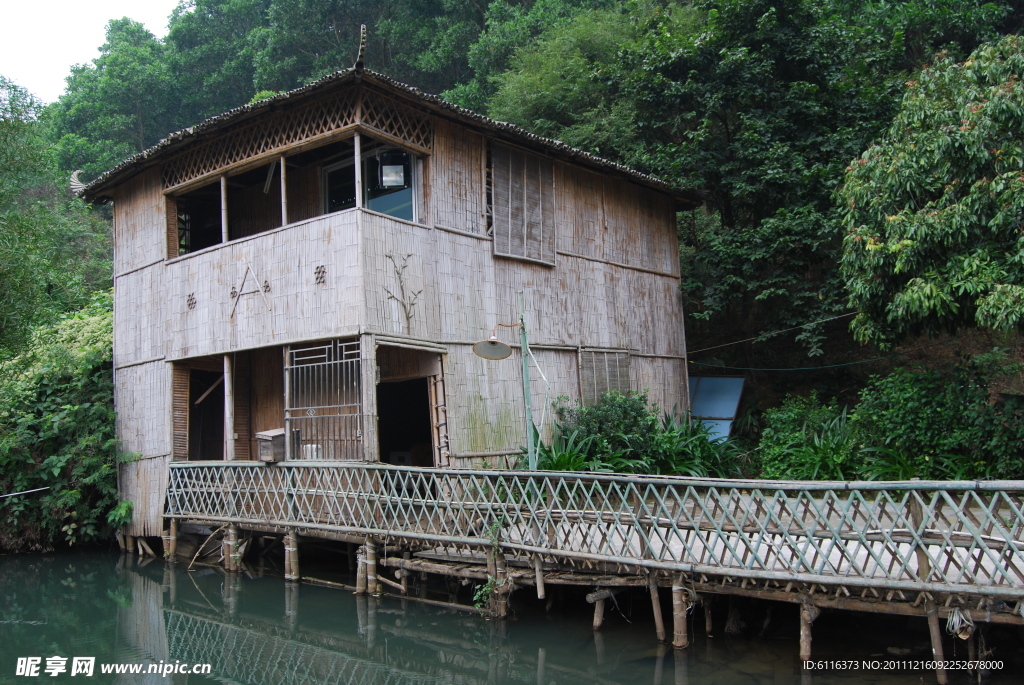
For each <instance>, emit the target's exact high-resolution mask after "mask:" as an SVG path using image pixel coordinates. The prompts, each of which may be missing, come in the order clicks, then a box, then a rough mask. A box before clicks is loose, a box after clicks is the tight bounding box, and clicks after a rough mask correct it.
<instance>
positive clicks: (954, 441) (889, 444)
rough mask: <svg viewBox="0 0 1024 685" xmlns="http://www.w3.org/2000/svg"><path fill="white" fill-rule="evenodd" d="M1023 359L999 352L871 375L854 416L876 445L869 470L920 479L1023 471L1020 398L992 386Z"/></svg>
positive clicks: (999, 475) (1014, 475) (1023, 425)
mask: <svg viewBox="0 0 1024 685" xmlns="http://www.w3.org/2000/svg"><path fill="white" fill-rule="evenodd" d="M1020 372H1021V365H1020V364H1017V363H1011V362H1010V361H1009V360H1008V359H1007V356H1006V354H1005V352H1003V351H1001V350H994V351H993V352H990V353H987V354H983V355H978V356H976V357H974V358H971V359H966V360H962V361H960V362H958V363H956V364H953V365H951V366H950V367H949V368H947V369H945V370H908V369H897V370H896V371H895V372H893V373H891V374H889V375H888V376H884V377H874V378H872V380H871V382H870V383H869V385H868V386H867V387H866V388H865V389H864V391H863V392H862V393H861V401H860V404H859V405H858V406H857V417H856V422H857V424H858V428H859V430H860V431H861V432H862V433H863V434H864V436H865V438H866V440H867V442H869V443H870V444H871V445H872V447H873V448H875V451H874V454H873V455H872V457H873V458H872V459H871V460H870V464H869V471H873V473H870V474H869V475H871V476H874V475H876V474H877V476H878V477H883V475H882V474H883V473H886V474H893V473H900V474H902V475H903V477H920V478H984V477H994V478H1019V477H1021V476H1024V402H1022V400H1021V398H1020V396H1009V397H1005V398H1002V399H999V400H996V399H995V398H994V397H993V392H992V390H993V388H994V387H998V385H999V384H1000V382H1001V381H1002V380H1003V379H1004V378H1005V377H1006V376H1009V375H1014V374H1019V373H1020Z"/></svg>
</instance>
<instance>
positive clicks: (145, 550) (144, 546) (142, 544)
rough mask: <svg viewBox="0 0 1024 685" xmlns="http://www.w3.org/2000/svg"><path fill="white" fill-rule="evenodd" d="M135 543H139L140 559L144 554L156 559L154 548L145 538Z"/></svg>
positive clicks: (138, 539)
mask: <svg viewBox="0 0 1024 685" xmlns="http://www.w3.org/2000/svg"><path fill="white" fill-rule="evenodd" d="M135 542H137V543H138V545H139V557H140V558H141V557H142V555H143V554H146V555H148V556H151V557H156V554H154V553H153V548H152V547H150V546H149V543H148V542H146V539H145V538H143V537H140V538H137V539H136V540H135Z"/></svg>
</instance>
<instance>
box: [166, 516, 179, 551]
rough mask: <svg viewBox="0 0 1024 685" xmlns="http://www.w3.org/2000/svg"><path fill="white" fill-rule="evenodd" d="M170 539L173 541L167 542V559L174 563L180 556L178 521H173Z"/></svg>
mask: <svg viewBox="0 0 1024 685" xmlns="http://www.w3.org/2000/svg"><path fill="white" fill-rule="evenodd" d="M170 537H171V539H170V540H168V541H167V557H168V558H169V559H170V560H171V561H174V558H175V557H176V556H177V555H178V519H171V525H170Z"/></svg>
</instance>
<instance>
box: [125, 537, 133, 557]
mask: <svg viewBox="0 0 1024 685" xmlns="http://www.w3.org/2000/svg"><path fill="white" fill-rule="evenodd" d="M124 546H125V547H126V548H127V550H128V554H135V536H134V535H128V534H127V533H125V536H124Z"/></svg>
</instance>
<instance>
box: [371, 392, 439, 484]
mask: <svg viewBox="0 0 1024 685" xmlns="http://www.w3.org/2000/svg"><path fill="white" fill-rule="evenodd" d="M427 382H428V379H427V378H413V379H411V380H404V381H384V382H381V383H380V384H379V385H377V417H378V418H377V436H378V438H379V440H380V460H381V461H382V462H384V463H385V464H392V465H393V466H423V467H429V466H433V465H434V450H433V440H432V432H431V430H430V394H429V392H428V385H427Z"/></svg>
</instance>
